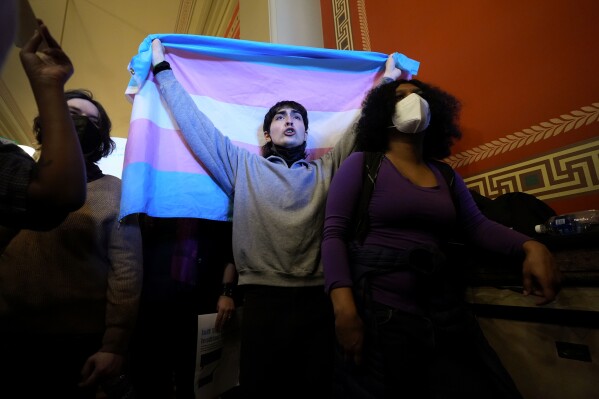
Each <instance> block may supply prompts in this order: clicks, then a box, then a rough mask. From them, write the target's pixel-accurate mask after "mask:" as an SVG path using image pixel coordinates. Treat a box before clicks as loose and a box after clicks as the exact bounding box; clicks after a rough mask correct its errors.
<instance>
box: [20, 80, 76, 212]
mask: <svg viewBox="0 0 599 399" xmlns="http://www.w3.org/2000/svg"><path fill="white" fill-rule="evenodd" d="M31 88H32V90H33V93H34V96H35V101H36V103H37V107H38V110H39V115H40V122H41V126H42V127H43V129H44V143H43V147H42V152H41V157H40V160H39V162H38V171H37V173H36V175H35V176H34V177H33V180H32V181H31V184H30V186H29V190H28V194H29V198H30V200H31V201H32V203H36V202H39V203H43V205H50V206H55V207H58V208H60V209H62V210H66V211H72V210H76V209H78V208H79V207H81V206H82V205H83V203H84V202H85V195H86V178H85V164H84V161H83V156H82V154H81V148H80V145H79V139H78V138H77V134H76V132H75V128H74V126H73V122H72V120H71V116H70V114H69V110H68V107H67V104H66V102H65V100H64V87H63V85H62V84H60V83H57V82H51V83H39V82H31Z"/></svg>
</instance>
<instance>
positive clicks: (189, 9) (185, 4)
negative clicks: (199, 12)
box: [175, 0, 196, 34]
mask: <svg viewBox="0 0 599 399" xmlns="http://www.w3.org/2000/svg"><path fill="white" fill-rule="evenodd" d="M195 4H196V0H180V1H179V15H177V21H176V23H175V33H183V34H187V33H189V26H190V24H191V17H192V15H193V7H194V6H195Z"/></svg>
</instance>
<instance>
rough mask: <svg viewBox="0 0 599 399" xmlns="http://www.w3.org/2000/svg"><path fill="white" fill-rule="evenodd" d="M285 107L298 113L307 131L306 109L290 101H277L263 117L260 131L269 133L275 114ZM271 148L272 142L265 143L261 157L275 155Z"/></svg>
mask: <svg viewBox="0 0 599 399" xmlns="http://www.w3.org/2000/svg"><path fill="white" fill-rule="evenodd" d="M285 107H289V108H292V109H294V110H296V111H298V112H299V113H300V115H301V116H302V119H303V120H304V126H305V128H306V131H308V111H306V108H305V107H304V106H303V105H301V104H300V103H298V102H295V101H291V100H284V101H279V102H278V103H276V104H275V105H273V106H272V107H270V109H269V110H268V112H267V113H266V115H264V123H263V124H262V130H264V131H265V132H267V133H270V124H271V123H272V120H273V119H274V117H275V115H276V114H277V112H279V111H280V110H281V109H282V108H285ZM272 146H273V142H272V141H270V142H268V143H265V144H264V145H263V146H262V156H263V157H265V158H267V157H269V156H271V155H274V154H275V151H273V149H272Z"/></svg>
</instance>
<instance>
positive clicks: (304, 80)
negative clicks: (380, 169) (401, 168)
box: [120, 35, 418, 220]
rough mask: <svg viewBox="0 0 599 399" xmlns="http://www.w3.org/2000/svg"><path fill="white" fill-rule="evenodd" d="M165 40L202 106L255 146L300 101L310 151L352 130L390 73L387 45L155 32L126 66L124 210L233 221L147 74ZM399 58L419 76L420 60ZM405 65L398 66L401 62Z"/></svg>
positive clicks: (237, 138) (320, 150)
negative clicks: (316, 44)
mask: <svg viewBox="0 0 599 399" xmlns="http://www.w3.org/2000/svg"><path fill="white" fill-rule="evenodd" d="M155 38H159V39H160V40H161V41H162V43H163V45H164V47H165V49H166V59H167V61H168V62H169V63H170V64H171V67H172V69H173V71H174V73H175V76H176V77H177V79H178V80H179V82H181V84H182V85H183V87H184V88H185V89H186V91H187V92H188V93H189V94H190V95H191V97H192V98H193V100H194V102H195V103H196V105H197V106H198V107H199V109H201V110H202V112H204V114H206V115H207V116H208V117H209V118H210V119H211V120H212V122H213V123H214V125H215V126H216V127H217V128H218V129H219V130H220V131H221V132H222V133H223V134H225V135H226V136H228V137H229V138H230V139H231V140H232V141H233V143H235V144H236V145H238V146H240V147H244V148H246V149H247V150H248V151H250V152H253V153H257V154H258V153H259V152H260V147H261V146H262V145H263V144H264V137H263V133H262V132H263V129H262V121H263V119H264V114H265V113H266V112H267V111H268V109H269V108H270V107H271V106H272V105H274V104H275V103H276V102H278V101H281V100H294V101H297V102H299V103H301V104H302V105H304V106H305V107H306V109H307V110H308V119H309V129H308V149H309V152H310V156H311V157H315V158H316V157H319V156H320V155H322V154H324V153H325V152H326V151H328V150H329V149H330V148H331V147H332V146H333V145H334V144H335V142H336V141H337V140H338V139H339V137H340V136H341V135H342V134H343V133H344V132H346V131H347V130H348V129H350V128H351V126H352V124H353V123H354V122H355V120H356V118H357V117H358V115H359V111H360V106H361V103H362V100H363V98H364V95H365V94H366V93H367V92H368V90H370V89H371V88H372V87H373V86H374V85H375V84H376V83H377V82H378V79H379V78H380V77H381V75H382V73H383V72H384V66H385V61H386V60H387V55H386V54H382V53H373V52H363V51H345V50H328V49H321V48H311V47H301V46H289V45H279V44H270V43H259V42H250V41H243V40H236V39H224V38H216V37H206V36H194V35H150V36H148V37H147V38H146V39H145V40H144V41H143V42H142V43H141V45H140V47H139V53H138V54H137V55H136V56H135V57H133V59H132V60H131V63H130V64H129V69H130V71H131V73H132V78H131V81H130V83H129V86H128V88H127V92H126V93H127V95H128V96H129V98H130V99H132V100H133V110H132V115H131V124H130V128H129V137H128V140H127V147H126V150H125V161H124V167H123V174H122V179H123V192H122V198H121V211H120V217H121V218H123V217H125V216H127V215H129V214H132V213H146V214H148V215H150V216H154V217H194V218H203V219H211V220H230V219H231V217H232V214H231V209H232V207H231V206H230V200H231V199H230V198H228V197H227V196H226V195H225V194H224V193H223V192H222V191H221V190H220V188H219V187H218V186H217V185H216V184H215V183H214V181H213V180H212V178H211V177H210V175H209V174H208V173H207V172H206V171H205V170H204V168H203V167H202V163H201V162H200V161H199V160H198V159H196V158H195V157H194V155H193V154H192V153H191V151H190V150H189V148H188V147H187V146H186V144H185V142H184V140H183V138H182V136H181V135H180V132H179V131H178V126H177V124H176V122H175V121H174V119H173V118H172V116H171V115H170V112H169V110H168V109H167V107H166V105H165V104H164V102H163V101H162V99H161V97H160V93H159V92H158V89H157V85H156V83H155V81H154V76H153V74H152V73H151V72H150V65H151V58H152V57H151V42H152V40H153V39H155ZM403 65H409V66H408V69H409V70H410V66H411V70H410V72H412V73H413V74H416V72H417V68H418V63H417V62H415V61H412V60H409V59H407V58H405V59H404V64H403ZM403 65H402V66H403Z"/></svg>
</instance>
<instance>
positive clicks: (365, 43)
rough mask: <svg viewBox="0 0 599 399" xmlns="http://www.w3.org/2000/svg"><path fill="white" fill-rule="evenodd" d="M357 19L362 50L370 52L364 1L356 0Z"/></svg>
mask: <svg viewBox="0 0 599 399" xmlns="http://www.w3.org/2000/svg"><path fill="white" fill-rule="evenodd" d="M358 17H359V18H360V35H361V36H362V50H364V51H370V34H369V33H368V18H366V2H365V0H358Z"/></svg>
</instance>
